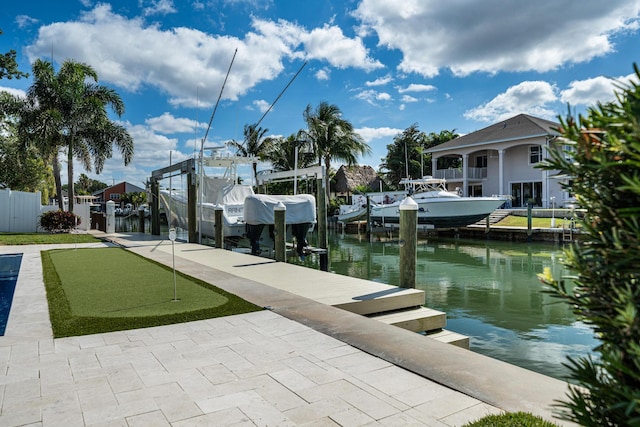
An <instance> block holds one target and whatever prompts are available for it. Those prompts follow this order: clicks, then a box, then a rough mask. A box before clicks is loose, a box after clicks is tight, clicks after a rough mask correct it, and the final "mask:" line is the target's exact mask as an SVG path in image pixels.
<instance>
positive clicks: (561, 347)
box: [329, 233, 598, 379]
mask: <svg viewBox="0 0 640 427" xmlns="http://www.w3.org/2000/svg"><path fill="white" fill-rule="evenodd" d="M329 247H330V253H329V269H330V271H332V272H335V273H338V274H344V275H349V276H353V277H360V278H365V279H370V280H374V281H378V282H382V283H388V284H397V283H398V281H399V275H400V272H399V247H398V244H397V243H395V242H389V243H383V242H372V243H368V242H366V241H365V240H364V239H362V237H360V238H359V237H358V236H353V235H341V234H339V233H330V234H329ZM545 267H549V268H551V270H552V272H553V274H554V276H555V277H560V276H567V275H569V273H570V272H569V271H567V270H566V269H565V268H564V266H563V265H562V247H560V246H554V245H548V244H534V243H521V242H517V243H512V242H495V241H463V240H442V239H441V240H430V241H424V242H419V244H418V254H417V265H416V272H417V274H416V287H417V288H419V289H423V290H424V291H425V293H426V304H425V306H427V307H430V308H434V309H437V310H442V311H444V312H446V313H447V326H446V328H447V329H449V330H451V331H455V332H458V333H461V334H464V335H467V336H469V337H470V341H471V350H472V351H476V352H478V353H482V354H484V355H487V356H490V357H493V358H496V359H500V360H503V361H506V362H509V363H512V364H514V365H517V366H521V367H524V368H527V369H530V370H533V371H536V372H540V373H543V374H545V375H549V376H553V377H556V378H563V379H564V378H566V374H567V372H568V371H567V369H566V368H565V367H564V366H562V363H563V362H565V361H566V357H567V356H574V357H575V356H585V355H587V354H589V353H590V352H591V351H592V349H593V348H594V347H595V346H596V345H597V344H598V343H597V340H596V339H595V337H594V334H593V332H592V331H591V329H590V328H588V327H587V326H585V325H584V324H582V323H581V322H578V321H576V319H575V317H574V316H573V314H572V313H571V311H570V309H569V308H568V306H567V305H566V304H565V303H562V302H558V300H557V299H555V298H553V297H552V296H550V295H548V294H545V293H543V292H541V291H542V285H541V283H540V281H539V280H538V278H537V276H536V275H537V274H538V273H541V272H542V270H543V269H544V268H545Z"/></svg>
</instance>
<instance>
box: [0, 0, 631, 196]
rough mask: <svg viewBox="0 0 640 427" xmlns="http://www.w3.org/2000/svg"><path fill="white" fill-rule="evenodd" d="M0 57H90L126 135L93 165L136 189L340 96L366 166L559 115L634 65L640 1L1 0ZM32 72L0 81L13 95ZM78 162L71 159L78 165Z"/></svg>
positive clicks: (595, 96)
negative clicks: (423, 144) (127, 154)
mask: <svg viewBox="0 0 640 427" xmlns="http://www.w3.org/2000/svg"><path fill="white" fill-rule="evenodd" d="M5 3H6V4H3V6H2V8H1V9H0V28H2V30H3V32H4V34H3V35H1V36H0V52H6V51H8V50H9V49H15V50H16V51H17V54H18V55H17V59H18V62H19V66H20V68H21V70H22V71H30V69H31V63H32V62H33V61H34V60H35V59H37V58H43V59H48V60H50V59H51V58H53V60H54V62H55V63H56V67H58V66H59V64H60V63H61V62H62V61H64V60H65V59H73V60H75V61H79V62H85V63H88V64H89V65H91V66H92V67H93V68H94V69H95V70H96V71H97V73H98V76H99V78H100V80H99V83H101V84H104V85H107V86H110V87H112V88H114V89H115V90H116V91H117V92H118V93H119V94H120V95H121V96H122V98H123V100H124V102H125V105H126V112H125V114H124V115H123V116H122V117H121V118H120V120H121V122H122V123H123V124H124V126H126V128H127V129H128V130H129V132H130V134H131V135H132V136H133V138H134V142H135V157H134V160H133V162H132V163H131V164H130V165H129V166H127V167H125V166H124V164H123V162H122V158H121V157H120V156H119V153H117V152H116V154H115V155H114V157H113V159H111V160H109V161H108V162H107V163H106V165H105V168H104V170H103V172H102V173H101V174H100V175H95V174H94V173H89V172H86V173H87V175H89V176H90V177H92V178H95V179H99V180H101V181H104V182H107V183H109V184H111V183H113V182H116V183H117V182H119V181H123V180H126V181H129V182H131V183H134V184H136V185H141V184H142V183H143V182H144V181H145V180H146V179H147V178H148V177H149V176H150V174H151V171H152V170H154V169H158V168H161V167H165V166H167V165H168V164H169V153H170V152H171V153H172V154H171V155H172V160H173V161H174V162H175V161H178V160H182V159H185V158H188V157H191V156H193V155H194V150H197V149H199V146H200V141H201V140H202V137H203V136H204V133H205V130H206V127H207V124H208V122H209V119H210V116H211V113H212V111H213V106H214V104H215V102H216V100H217V98H218V96H219V94H220V90H221V87H222V83H223V81H224V77H225V75H226V73H227V69H228V67H229V64H230V61H231V58H232V56H233V53H234V51H235V50H236V49H237V56H236V59H235V62H234V64H233V67H232V69H231V73H230V76H229V80H228V82H227V84H226V87H225V89H224V92H223V94H222V100H221V102H220V105H219V107H218V110H217V112H216V116H215V118H214V120H213V123H212V127H211V129H210V131H209V134H208V137H207V141H206V145H207V146H213V145H222V144H224V142H225V141H228V140H231V139H236V140H242V130H243V127H244V125H245V124H249V123H255V122H257V121H258V120H259V119H260V118H261V117H262V115H263V113H264V111H265V110H266V109H267V108H268V107H269V105H271V104H272V102H273V101H274V100H275V99H276V97H277V96H278V95H279V94H280V92H281V91H282V90H283V89H284V88H285V86H286V85H287V83H289V81H290V80H291V78H292V77H293V75H294V74H295V73H296V72H297V71H298V70H299V69H300V68H301V67H302V65H303V63H305V61H306V63H307V64H306V66H304V68H303V69H302V71H301V72H300V74H299V76H298V77H297V78H296V79H295V80H294V81H293V83H292V84H291V86H290V87H289V88H288V89H287V91H285V92H284V94H283V95H282V97H281V98H280V99H279V100H278V102H277V103H276V104H275V105H274V106H273V108H272V110H271V111H270V112H269V113H268V114H267V115H266V116H265V118H264V120H263V121H262V122H261V124H260V125H261V126H262V127H263V128H266V129H268V134H269V135H282V136H288V135H290V134H292V133H295V132H296V131H297V130H299V129H301V128H304V126H305V124H304V121H303V117H302V113H303V111H304V110H305V108H306V107H307V105H311V106H313V107H315V106H317V105H318V104H319V103H320V102H322V101H327V102H329V103H331V104H335V105H337V106H338V107H339V108H340V109H341V110H342V112H343V117H344V118H346V119H347V120H349V121H350V122H351V123H352V124H353V125H354V127H355V129H356V131H358V132H359V133H360V134H361V135H362V136H363V137H364V138H365V140H366V141H367V143H368V144H369V145H370V146H371V148H372V150H373V154H372V155H371V156H368V157H365V158H361V159H360V163H361V164H369V165H371V166H373V167H375V168H376V169H377V168H378V165H379V164H380V159H381V158H382V157H384V156H385V155H386V146H387V144H390V143H391V142H392V140H393V137H394V136H395V135H397V134H398V133H400V132H402V131H403V130H404V129H406V128H407V127H409V126H411V125H412V124H414V123H417V124H418V126H419V128H420V129H421V130H423V131H425V132H436V133H437V132H440V131H441V130H445V129H446V130H456V131H457V132H458V133H460V134H465V133H469V132H472V131H474V130H477V129H481V128H483V127H485V126H488V125H490V124H493V123H495V122H497V121H500V120H503V119H505V118H508V117H511V116H514V115H516V114H519V113H528V114H531V115H534V116H538V117H543V118H547V119H555V118H556V117H557V116H558V115H559V114H561V115H563V114H565V113H566V111H567V104H570V105H571V106H572V108H574V109H575V110H576V111H578V112H580V111H584V109H585V107H586V106H588V105H593V104H595V103H596V102H598V101H602V102H606V101H609V100H612V99H613V97H614V87H615V83H614V82H615V80H622V81H627V80H628V79H629V78H631V76H632V71H633V69H632V64H633V62H637V61H638V60H640V52H639V47H640V43H639V41H640V36H639V32H638V31H639V28H638V26H639V24H640V0H609V1H607V2H606V6H605V4H603V2H602V1H601V0H581V1H580V2H579V3H577V2H575V1H574V0H539V1H535V2H533V1H531V2H529V1H527V2H524V1H519V0H449V1H438V0H434V1H429V0H403V1H401V2H396V1H390V0H358V1H355V0H346V1H345V0H342V1H335V0H331V1H319V2H311V1H300V0H285V1H278V0H195V1H191V0H188V1H178V0H139V1H137V2H136V1H130V0H127V1H125V0H120V1H105V2H95V1H92V0H65V1H60V2H55V3H56V4H55V6H54V5H53V4H52V3H51V2H50V1H49V0H47V1H45V0H31V1H26V2H17V1H14V2H5ZM30 84H31V80H30V79H21V80H15V79H14V80H6V79H5V80H1V81H0V90H9V91H11V92H13V93H16V94H22V93H24V91H25V90H26V89H27V88H28V87H29V86H30ZM81 172H82V169H81V167H79V166H78V167H76V175H79V174H80V173H81Z"/></svg>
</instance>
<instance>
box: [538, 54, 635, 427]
mask: <svg viewBox="0 0 640 427" xmlns="http://www.w3.org/2000/svg"><path fill="white" fill-rule="evenodd" d="M634 69H635V72H636V76H637V78H638V80H640V71H639V70H638V67H637V66H636V65H634ZM616 98H617V99H616V101H614V102H612V103H609V104H600V105H598V106H597V107H591V108H590V109H589V110H588V115H587V116H586V117H584V116H580V117H579V120H577V121H576V120H575V119H574V118H573V117H571V115H569V116H568V117H567V118H566V119H565V120H562V119H561V121H560V123H561V129H560V132H561V134H562V139H561V140H560V142H561V143H562V144H564V145H565V147H567V148H565V149H563V150H561V149H559V148H558V149H555V150H552V151H551V152H550V155H551V159H549V160H547V161H546V162H545V163H544V165H543V167H544V168H545V169H549V170H559V171H560V173H561V174H562V175H565V176H567V177H570V179H571V181H570V190H571V191H572V192H573V193H574V194H575V195H576V199H577V202H578V204H579V205H580V207H581V208H584V209H585V210H586V213H585V215H584V218H582V229H583V231H584V233H585V238H584V239H583V240H582V242H581V243H577V244H574V245H573V246H571V247H569V248H568V249H567V250H565V261H564V263H565V264H566V265H567V267H569V268H570V269H571V270H572V271H576V272H577V275H576V277H574V278H573V282H574V284H575V286H574V287H573V288H572V289H571V288H569V287H568V286H566V285H565V283H564V281H563V280H561V279H556V278H554V277H552V275H551V272H550V271H549V270H546V271H545V272H544V273H543V274H541V275H540V278H541V280H542V281H543V282H544V283H546V284H548V285H550V286H551V291H550V292H551V293H553V294H554V295H555V296H557V297H559V298H561V299H562V300H564V301H565V302H567V303H568V304H570V305H571V307H572V308H573V311H574V313H575V314H576V316H577V318H578V319H579V320H582V321H584V322H585V323H587V324H588V325H591V326H592V327H593V329H594V330H595V332H596V334H597V335H598V337H599V339H600V343H601V344H600V345H599V346H598V347H597V348H596V349H595V350H596V352H597V353H598V356H599V357H593V358H592V357H584V358H576V359H569V362H568V363H567V366H568V367H569V369H570V376H571V378H572V379H573V380H575V383H576V384H575V385H574V386H571V387H570V390H569V393H568V398H569V400H568V401H567V402H559V403H558V408H559V409H560V412H561V414H560V415H561V417H562V418H563V419H566V420H570V421H573V422H576V423H578V424H580V425H583V426H622V425H624V426H640V318H639V317H638V311H639V310H640V251H639V250H638V248H640V86H639V85H638V83H635V82H629V83H628V84H627V85H625V86H621V87H620V91H619V92H618V93H617V97H616ZM565 187H567V188H569V183H567V184H566V185H565Z"/></svg>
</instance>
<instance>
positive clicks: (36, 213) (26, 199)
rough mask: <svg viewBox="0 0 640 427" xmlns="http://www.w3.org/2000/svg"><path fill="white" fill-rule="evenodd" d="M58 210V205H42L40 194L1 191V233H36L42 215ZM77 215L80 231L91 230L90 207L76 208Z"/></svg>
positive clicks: (86, 205)
mask: <svg viewBox="0 0 640 427" xmlns="http://www.w3.org/2000/svg"><path fill="white" fill-rule="evenodd" d="M55 210H58V205H41V204H40V192H37V193H26V192H24V191H11V190H9V189H4V190H0V232H5V233H35V232H38V231H43V230H42V229H41V228H40V215H42V214H43V213H45V212H48V211H55ZM74 211H75V213H76V215H78V216H80V218H81V223H80V225H79V226H78V228H79V229H82V230H89V229H90V228H91V213H90V212H89V205H88V204H82V205H77V206H74Z"/></svg>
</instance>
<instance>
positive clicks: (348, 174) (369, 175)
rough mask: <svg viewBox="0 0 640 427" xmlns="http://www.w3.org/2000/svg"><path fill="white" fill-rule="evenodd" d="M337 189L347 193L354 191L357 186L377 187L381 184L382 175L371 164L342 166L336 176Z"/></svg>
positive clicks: (335, 187)
mask: <svg viewBox="0 0 640 427" xmlns="http://www.w3.org/2000/svg"><path fill="white" fill-rule="evenodd" d="M334 181H335V186H334V189H335V191H337V192H339V193H346V192H349V191H353V190H354V189H355V188H356V187H357V186H359V185H362V186H367V187H369V188H372V189H374V188H377V187H378V186H379V185H380V184H379V182H380V177H379V176H378V174H377V173H376V171H375V169H373V168H372V167H371V166H344V165H342V166H340V169H338V172H336V174H335V176H334Z"/></svg>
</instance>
